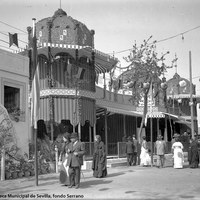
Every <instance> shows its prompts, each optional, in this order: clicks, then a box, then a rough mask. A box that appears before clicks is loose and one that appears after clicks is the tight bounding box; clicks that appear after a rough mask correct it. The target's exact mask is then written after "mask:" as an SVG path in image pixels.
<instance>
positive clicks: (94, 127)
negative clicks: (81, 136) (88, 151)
mask: <svg viewBox="0 0 200 200" xmlns="http://www.w3.org/2000/svg"><path fill="white" fill-rule="evenodd" d="M96 131H97V130H96V123H94V126H93V138H95V136H96Z"/></svg>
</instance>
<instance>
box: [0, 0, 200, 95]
mask: <svg viewBox="0 0 200 200" xmlns="http://www.w3.org/2000/svg"><path fill="white" fill-rule="evenodd" d="M60 5H61V8H62V9H63V10H64V11H66V13H67V14H68V15H69V16H71V17H73V18H74V19H77V20H78V21H81V22H82V23H84V24H85V25H86V26H87V27H88V29H90V30H91V29H94V30H95V48H96V49H98V50H100V51H102V52H104V53H111V54H113V53H114V56H115V57H117V58H118V59H119V61H120V62H121V66H122V67H125V66H127V63H126V62H125V60H124V59H123V57H126V56H128V55H129V51H128V49H131V48H132V46H133V45H134V44H135V42H136V43H137V44H138V45H140V44H142V42H143V40H144V39H148V38H149V37H150V36H153V37H152V41H154V40H157V41H160V40H165V39H166V40H165V41H162V42H158V43H157V52H158V54H160V55H161V54H162V53H166V52H167V51H169V52H170V54H169V55H167V56H166V60H165V62H166V64H168V65H170V64H171V61H172V60H173V59H174V57H175V54H176V55H177V57H178V61H177V66H178V67H177V73H178V74H179V75H180V76H181V77H183V78H187V79H189V51H191V55H192V77H193V84H195V85H196V92H197V94H200V81H199V78H200V67H199V64H200V56H199V54H200V45H199V44H200V12H199V10H200V1H199V0H17V1H16V0H1V1H0V45H1V46H0V48H3V47H2V46H8V44H6V43H5V42H3V41H1V40H6V41H8V36H5V34H7V33H8V32H11V33H16V32H17V33H18V38H19V39H20V40H22V41H27V34H26V33H25V32H26V28H27V27H28V26H32V18H36V20H37V21H39V20H41V19H43V18H46V17H51V16H53V14H54V12H55V11H56V10H57V9H58V8H60ZM2 22H3V23H2ZM4 23H6V24H9V25H11V26H13V27H16V28H18V29H20V30H22V31H24V32H22V31H20V30H17V29H14V28H12V27H10V26H8V25H5V24H4ZM2 33H4V34H2ZM168 38H169V39H168ZM19 44H20V46H22V47H23V46H24V45H26V44H25V43H23V42H19ZM12 49H16V48H15V47H12ZM124 50H127V51H124ZM121 51H124V52H123V53H119V52H121ZM175 72H176V69H175V68H172V69H169V70H168V72H167V73H166V74H165V76H166V78H167V80H168V79H170V78H172V77H173V75H174V74H175Z"/></svg>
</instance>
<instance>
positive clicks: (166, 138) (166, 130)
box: [164, 116, 168, 142]
mask: <svg viewBox="0 0 200 200" xmlns="http://www.w3.org/2000/svg"><path fill="white" fill-rule="evenodd" d="M164 140H165V142H168V128H167V117H166V116H165V132H164Z"/></svg>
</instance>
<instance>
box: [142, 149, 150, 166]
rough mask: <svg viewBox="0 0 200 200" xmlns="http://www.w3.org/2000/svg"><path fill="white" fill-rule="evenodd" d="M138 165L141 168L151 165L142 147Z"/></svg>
mask: <svg viewBox="0 0 200 200" xmlns="http://www.w3.org/2000/svg"><path fill="white" fill-rule="evenodd" d="M140 165H141V166H148V165H151V158H150V156H149V154H148V151H147V150H146V149H145V148H144V147H142V148H141V154H140Z"/></svg>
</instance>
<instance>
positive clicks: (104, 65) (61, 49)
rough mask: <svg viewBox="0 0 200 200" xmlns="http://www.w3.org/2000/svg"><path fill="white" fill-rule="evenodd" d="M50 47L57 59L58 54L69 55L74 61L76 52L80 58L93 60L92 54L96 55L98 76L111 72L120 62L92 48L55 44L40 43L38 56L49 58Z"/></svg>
mask: <svg viewBox="0 0 200 200" xmlns="http://www.w3.org/2000/svg"><path fill="white" fill-rule="evenodd" d="M48 47H50V48H51V54H52V56H53V57H55V56H56V55H57V54H58V53H68V54H70V55H71V56H72V57H73V58H74V59H75V57H76V50H78V56H79V57H88V58H89V59H90V60H91V59H92V53H93V52H94V54H95V71H96V73H97V74H99V73H105V72H109V71H110V70H111V69H112V68H113V67H114V66H115V65H116V64H117V62H118V60H117V59H116V58H114V57H112V56H110V55H107V54H105V53H103V52H100V51H98V50H96V49H93V48H92V47H90V46H80V45H68V44H53V43H38V55H39V54H42V55H45V56H46V57H47V58H48Z"/></svg>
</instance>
